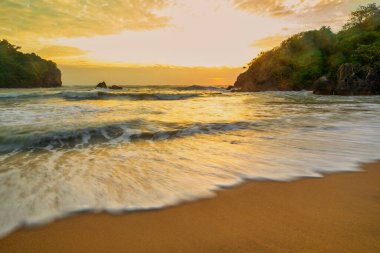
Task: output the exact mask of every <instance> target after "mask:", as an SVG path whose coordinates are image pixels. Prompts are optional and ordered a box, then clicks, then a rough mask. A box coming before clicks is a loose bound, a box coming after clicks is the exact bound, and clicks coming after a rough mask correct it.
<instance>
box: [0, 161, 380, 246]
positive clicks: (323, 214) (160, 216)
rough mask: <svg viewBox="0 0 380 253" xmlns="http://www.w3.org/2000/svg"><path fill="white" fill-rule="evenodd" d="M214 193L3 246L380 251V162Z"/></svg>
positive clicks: (45, 230) (70, 222)
mask: <svg viewBox="0 0 380 253" xmlns="http://www.w3.org/2000/svg"><path fill="white" fill-rule="evenodd" d="M217 195H218V196H217V197H216V198H213V199H207V200H201V201H197V202H192V203H187V204H182V205H179V206H176V207H171V208H167V209H163V210H154V211H145V212H133V213H129V214H124V215H117V216H112V215H107V214H83V215H77V216H74V217H70V218H67V219H63V220H59V221H57V222H55V223H53V224H50V225H47V226H43V227H39V228H35V229H21V230H19V231H16V232H15V233H12V234H11V235H9V236H8V237H6V238H4V239H2V240H0V252H2V253H6V252H13V253H14V252H131V253H139V252H146V253H155V252H157V253H159V252H162V253H169V252H173V253H180V252H189V253H190V252H191V253H194V252H197V253H201V252H205V253H206V252H207V253H213V252H219V253H222V252H226V253H227V252H228V253H233V252H260V253H265V252H340V253H344V252H367V253H371V252H374V253H375V252H380V163H375V164H370V165H366V166H364V172H355V173H342V174H334V175H327V176H326V177H324V178H308V179H302V180H297V181H294V182H290V183H281V182H248V183H245V184H243V185H242V186H239V187H237V188H233V189H227V190H222V191H219V192H218V194H217Z"/></svg>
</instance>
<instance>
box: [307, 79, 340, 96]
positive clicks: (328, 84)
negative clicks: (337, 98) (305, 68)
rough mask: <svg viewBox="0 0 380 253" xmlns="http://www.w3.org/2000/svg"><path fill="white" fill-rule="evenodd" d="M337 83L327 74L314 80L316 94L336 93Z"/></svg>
mask: <svg viewBox="0 0 380 253" xmlns="http://www.w3.org/2000/svg"><path fill="white" fill-rule="evenodd" d="M335 86H336V85H335V83H334V82H333V81H332V80H331V79H330V78H328V77H327V76H322V77H320V78H319V79H318V80H317V81H315V82H314V91H313V92H314V94H316V95H335Z"/></svg>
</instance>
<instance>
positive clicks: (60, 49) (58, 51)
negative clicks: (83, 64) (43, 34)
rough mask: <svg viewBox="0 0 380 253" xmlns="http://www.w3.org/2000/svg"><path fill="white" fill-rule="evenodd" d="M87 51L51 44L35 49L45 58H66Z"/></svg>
mask: <svg viewBox="0 0 380 253" xmlns="http://www.w3.org/2000/svg"><path fill="white" fill-rule="evenodd" d="M87 52H88V51H85V50H82V49H79V48H77V47H70V46H61V45H51V46H45V47H43V48H41V49H40V50H38V51H37V54H38V55H40V56H41V57H45V58H66V57H75V56H81V55H84V54H86V53H87Z"/></svg>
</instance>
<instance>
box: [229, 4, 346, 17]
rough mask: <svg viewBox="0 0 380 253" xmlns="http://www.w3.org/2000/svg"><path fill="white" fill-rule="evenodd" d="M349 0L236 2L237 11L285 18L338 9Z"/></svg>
mask: <svg viewBox="0 0 380 253" xmlns="http://www.w3.org/2000/svg"><path fill="white" fill-rule="evenodd" d="M348 1H349V0H267V1H262V0H234V1H233V4H234V6H235V7H236V8H237V9H240V10H243V11H247V12H251V13H254V14H258V15H264V16H274V17H283V16H290V15H302V14H305V13H312V12H321V11H324V10H326V9H331V8H336V7H338V6H340V5H342V4H343V3H345V2H348Z"/></svg>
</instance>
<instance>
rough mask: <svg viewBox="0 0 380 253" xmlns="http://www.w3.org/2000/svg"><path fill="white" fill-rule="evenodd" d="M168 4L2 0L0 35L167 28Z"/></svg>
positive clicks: (140, 0) (150, 1)
mask: <svg viewBox="0 0 380 253" xmlns="http://www.w3.org/2000/svg"><path fill="white" fill-rule="evenodd" d="M167 1H168V0H109V1H104V0H91V1H78V0H60V1H51V0H37V1H31V0H24V1H20V0H1V1H0V32H1V34H2V36H3V37H6V38H14V39H15V40H18V41H19V40H24V41H25V40H26V39H28V38H29V39H33V38H56V37H79V36H95V35H106V34H115V33H118V32H121V31H123V30H133V31H139V30H151V29H156V28H160V27H165V26H167V25H168V22H169V18H168V17H164V16H160V15H158V14H156V13H155V12H156V11H157V10H161V9H163V8H164V7H166V6H167V5H168V2H167Z"/></svg>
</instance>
